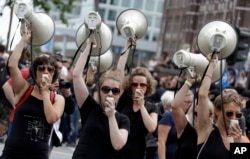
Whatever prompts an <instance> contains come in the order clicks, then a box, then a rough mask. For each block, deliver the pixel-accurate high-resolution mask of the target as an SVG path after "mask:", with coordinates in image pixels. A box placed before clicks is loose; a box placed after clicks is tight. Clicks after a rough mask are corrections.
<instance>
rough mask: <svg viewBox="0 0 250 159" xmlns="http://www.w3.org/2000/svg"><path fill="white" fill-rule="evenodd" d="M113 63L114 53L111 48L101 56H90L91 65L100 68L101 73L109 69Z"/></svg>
mask: <svg viewBox="0 0 250 159" xmlns="http://www.w3.org/2000/svg"><path fill="white" fill-rule="evenodd" d="M99 62H100V65H99ZM112 65H113V53H112V52H111V51H110V50H108V51H107V52H106V53H105V54H102V55H101V56H90V59H89V67H90V68H93V67H97V68H99V72H100V73H103V72H105V71H107V70H109V69H110V68H111V66H112Z"/></svg>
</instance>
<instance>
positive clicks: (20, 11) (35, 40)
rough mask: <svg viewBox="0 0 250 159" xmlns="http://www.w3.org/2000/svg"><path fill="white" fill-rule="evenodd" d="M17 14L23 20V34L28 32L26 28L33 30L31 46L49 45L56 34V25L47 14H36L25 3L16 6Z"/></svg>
mask: <svg viewBox="0 0 250 159" xmlns="http://www.w3.org/2000/svg"><path fill="white" fill-rule="evenodd" d="M14 10H15V14H16V16H17V18H18V19H19V20H21V22H22V23H21V32H25V31H26V27H28V28H30V29H31V33H32V39H31V40H32V41H31V45H36V46H40V45H43V44H45V43H47V42H48V41H49V40H50V39H51V38H52V37H53V36H54V34H55V23H54V21H53V20H52V19H51V18H50V17H49V16H48V15H47V14H45V13H35V12H33V11H32V8H31V7H30V6H29V5H28V4H27V3H24V2H20V3H17V4H16V5H15V6H14Z"/></svg>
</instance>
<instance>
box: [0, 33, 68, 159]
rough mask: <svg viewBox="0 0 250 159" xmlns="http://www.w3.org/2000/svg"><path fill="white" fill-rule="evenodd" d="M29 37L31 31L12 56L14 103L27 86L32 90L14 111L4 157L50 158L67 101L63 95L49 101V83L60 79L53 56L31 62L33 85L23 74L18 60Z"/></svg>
mask: <svg viewBox="0 0 250 159" xmlns="http://www.w3.org/2000/svg"><path fill="white" fill-rule="evenodd" d="M30 36H31V31H30V30H28V31H27V32H24V33H22V38H21V40H20V41H19V43H18V44H17V45H16V47H15V49H14V51H13V53H12V55H11V56H10V57H9V62H8V68H9V72H10V77H11V78H12V88H13V91H14V94H15V104H16V103H18V102H21V100H22V97H23V95H24V94H25V93H26V91H27V90H28V89H30V88H32V91H31V93H30V94H29V95H28V96H27V98H26V100H25V101H23V102H21V104H20V105H19V107H18V108H17V109H16V111H15V115H14V120H13V125H12V130H11V132H10V134H9V136H8V138H7V140H6V142H5V145H4V148H3V153H2V156H1V157H0V158H1V159H6V158H19V159H27V158H36V159H48V158H49V157H48V150H49V149H48V145H49V138H50V134H51V130H52V127H53V124H54V123H55V122H56V121H57V120H58V119H59V118H60V117H61V116H62V114H63V110H64V103H65V101H64V98H63V97H62V96H61V95H58V94H56V95H55V100H54V103H53V104H52V102H51V101H50V94H51V91H50V86H51V84H52V83H53V82H54V81H55V80H56V79H57V78H58V73H57V71H56V69H57V65H56V63H55V61H54V59H51V58H48V57H39V58H36V59H34V61H32V64H31V66H30V69H29V75H30V76H31V78H32V81H33V83H34V84H32V85H31V84H30V83H29V82H28V81H26V79H24V78H23V77H22V74H21V72H20V69H19V67H18V63H19V60H20V57H21V52H22V50H23V48H24V47H25V46H26V45H27V43H28V41H29V39H30Z"/></svg>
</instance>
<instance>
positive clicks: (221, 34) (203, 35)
mask: <svg viewBox="0 0 250 159" xmlns="http://www.w3.org/2000/svg"><path fill="white" fill-rule="evenodd" d="M197 45H198V48H199V50H200V51H201V53H202V54H203V55H204V56H206V55H207V54H209V53H212V52H215V53H220V55H218V58H219V59H225V58H226V57H228V56H230V55H231V54H232V53H233V51H234V50H235V48H236V46H237V33H236V31H235V29H234V28H233V27H232V26H231V25H230V24H228V23H226V22H223V21H212V22H209V23H207V24H206V25H204V26H203V27H202V28H201V30H200V31H199V33H198V37H197Z"/></svg>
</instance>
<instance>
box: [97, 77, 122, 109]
mask: <svg viewBox="0 0 250 159" xmlns="http://www.w3.org/2000/svg"><path fill="white" fill-rule="evenodd" d="M120 93H121V90H120V82H118V81H115V80H112V79H107V80H105V81H104V82H103V84H102V86H101V91H100V95H101V103H102V105H103V106H105V102H106V99H107V98H114V101H115V103H117V101H118V99H119V97H120Z"/></svg>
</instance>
